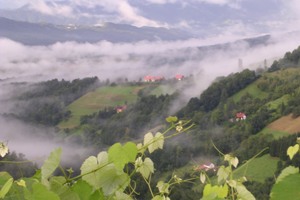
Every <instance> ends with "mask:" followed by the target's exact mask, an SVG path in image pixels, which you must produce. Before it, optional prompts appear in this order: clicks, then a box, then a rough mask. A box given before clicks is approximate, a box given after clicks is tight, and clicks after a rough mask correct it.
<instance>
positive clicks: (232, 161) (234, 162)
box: [224, 154, 239, 168]
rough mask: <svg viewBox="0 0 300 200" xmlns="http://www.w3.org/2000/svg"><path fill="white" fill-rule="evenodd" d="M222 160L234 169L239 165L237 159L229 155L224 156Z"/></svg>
mask: <svg viewBox="0 0 300 200" xmlns="http://www.w3.org/2000/svg"><path fill="white" fill-rule="evenodd" d="M224 160H225V161H228V163H229V164H230V165H232V166H234V167H235V168H236V167H237V166H238V164H239V159H238V158H237V157H233V156H231V155H229V154H226V155H225V156H224Z"/></svg>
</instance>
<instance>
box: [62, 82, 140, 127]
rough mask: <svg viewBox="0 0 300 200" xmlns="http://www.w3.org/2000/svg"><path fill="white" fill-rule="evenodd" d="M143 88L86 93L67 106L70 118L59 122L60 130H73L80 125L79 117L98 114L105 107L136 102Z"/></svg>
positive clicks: (114, 88)
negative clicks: (70, 113)
mask: <svg viewBox="0 0 300 200" xmlns="http://www.w3.org/2000/svg"><path fill="white" fill-rule="evenodd" d="M143 87H145V86H125V85H119V86H105V87H100V88H98V89H96V90H95V91H92V92H88V93H87V94H85V95H83V96H82V97H80V98H79V99H77V100H76V101H74V102H73V103H71V104H70V105H69V106H68V109H69V110H70V111H71V112H72V115H71V118H70V119H69V120H67V121H63V122H61V123H60V124H59V125H58V127H59V128H60V129H65V128H69V129H72V128H75V127H77V126H79V125H80V117H81V116H84V115H90V114H93V113H95V112H98V111H99V110H101V109H104V108H105V107H115V106H121V105H124V104H130V103H133V102H135V101H136V100H137V93H138V91H139V90H140V89H142V88H143Z"/></svg>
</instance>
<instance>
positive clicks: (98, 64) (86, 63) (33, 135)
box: [0, 34, 300, 161]
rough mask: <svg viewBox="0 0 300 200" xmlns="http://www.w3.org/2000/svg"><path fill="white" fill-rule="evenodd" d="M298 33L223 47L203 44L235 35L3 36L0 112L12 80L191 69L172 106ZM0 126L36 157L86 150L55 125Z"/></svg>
mask: <svg viewBox="0 0 300 200" xmlns="http://www.w3.org/2000/svg"><path fill="white" fill-rule="evenodd" d="M299 38H300V37H299V34H295V35H294V36H293V35H277V36H274V37H273V38H272V40H271V41H270V43H269V44H268V45H258V46H255V47H250V46H249V44H248V43H245V42H239V43H227V45H226V48H221V47H220V48H216V46H215V48H207V47H204V46H209V45H215V44H218V43H222V42H223V43H224V42H233V41H235V40H236V38H234V37H232V36H230V35H228V37H227V40H226V41H224V38H223V37H216V38H211V39H209V40H198V39H191V40H186V41H176V42H164V41H157V42H146V41H143V42H137V43H119V44H114V43H110V42H106V41H102V42H99V43H96V44H89V43H75V42H66V43H56V44H53V45H50V46H24V45H22V44H20V43H17V42H14V41H11V40H8V39H5V38H2V39H0V48H1V49H5V51H0V79H1V81H0V85H1V88H0V89H1V90H0V100H1V106H0V113H4V112H8V111H9V108H10V105H11V102H9V97H10V95H14V92H18V91H12V90H11V89H12V88H10V87H9V86H10V84H9V83H12V82H22V81H27V82H36V81H43V80H48V79H53V78H58V79H62V78H64V79H69V80H70V79H75V78H83V77H91V76H98V77H99V78H100V79H101V80H106V79H110V80H111V81H114V80H116V79H118V78H128V80H129V81H138V80H139V79H140V78H142V77H143V76H145V75H156V76H158V75H161V76H165V77H166V78H173V77H174V75H175V74H178V73H179V74H183V75H185V76H189V75H193V79H194V84H193V85H192V86H191V87H189V88H187V89H185V90H184V91H183V94H182V96H181V97H180V99H178V101H176V102H175V104H174V105H173V107H172V109H171V110H170V112H174V111H176V110H178V109H180V108H181V107H182V106H183V105H185V103H186V102H187V101H188V100H189V99H190V98H191V97H199V95H200V94H201V92H202V91H203V90H204V89H206V88H207V87H208V86H209V85H210V84H211V82H212V81H213V80H214V79H215V78H216V77H218V76H226V75H228V74H230V73H234V72H238V71H240V70H242V69H241V68H239V66H238V59H242V60H243V65H244V68H246V67H250V68H251V69H256V68H257V67H260V66H263V62H264V60H265V59H267V61H268V65H269V66H270V65H271V62H272V60H274V59H276V58H279V57H282V56H283V55H284V53H285V52H287V51H291V50H293V49H295V48H297V46H298V45H297V44H299V43H300V39H299ZM201 46H202V48H199V47H201ZM2 87H3V88H2ZM0 127H1V134H0V141H5V142H6V141H8V144H9V146H10V148H11V150H13V151H16V152H18V153H24V154H25V155H26V156H27V157H28V158H30V159H32V160H34V161H38V160H39V159H40V158H41V159H43V158H45V156H47V155H49V152H50V151H51V150H53V149H54V148H56V147H58V146H62V147H63V152H64V153H65V156H64V158H66V159H67V158H70V157H71V158H74V157H76V159H77V157H78V156H81V152H86V151H89V150H90V149H88V148H87V149H86V148H85V147H83V146H81V145H77V144H76V143H74V142H67V141H65V140H63V139H57V138H56V139H53V140H50V139H51V138H54V137H53V134H55V133H54V130H53V129H47V130H45V129H44V127H32V126H31V125H28V124H24V123H22V122H19V121H15V120H8V121H7V120H5V119H2V118H1V117H0ZM39 133H42V134H39ZM73 139H74V138H73ZM33 143H34V144H35V146H34V148H33V147H32V144H33ZM74 149H75V150H74ZM87 155H89V153H87ZM71 160H72V159H71Z"/></svg>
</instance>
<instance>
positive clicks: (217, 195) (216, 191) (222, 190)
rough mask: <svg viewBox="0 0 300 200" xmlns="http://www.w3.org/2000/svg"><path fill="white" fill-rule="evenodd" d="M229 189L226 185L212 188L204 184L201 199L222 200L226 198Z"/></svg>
mask: <svg viewBox="0 0 300 200" xmlns="http://www.w3.org/2000/svg"><path fill="white" fill-rule="evenodd" d="M228 191H229V188H228V186H227V184H224V186H217V185H215V186H212V185H211V184H206V185H205V187H204V190H203V198H202V199H206V200H208V199H224V198H225V197H227V194H228Z"/></svg>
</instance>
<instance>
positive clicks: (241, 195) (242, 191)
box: [236, 183, 255, 200]
mask: <svg viewBox="0 0 300 200" xmlns="http://www.w3.org/2000/svg"><path fill="white" fill-rule="evenodd" d="M236 190H237V193H238V195H237V196H238V199H240V200H255V197H254V196H253V195H252V194H251V192H249V191H248V190H247V188H246V187H245V186H244V185H243V184H241V183H238V184H237V186H236Z"/></svg>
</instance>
